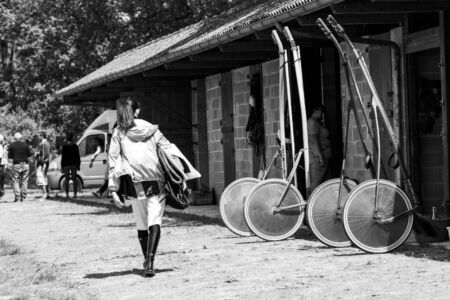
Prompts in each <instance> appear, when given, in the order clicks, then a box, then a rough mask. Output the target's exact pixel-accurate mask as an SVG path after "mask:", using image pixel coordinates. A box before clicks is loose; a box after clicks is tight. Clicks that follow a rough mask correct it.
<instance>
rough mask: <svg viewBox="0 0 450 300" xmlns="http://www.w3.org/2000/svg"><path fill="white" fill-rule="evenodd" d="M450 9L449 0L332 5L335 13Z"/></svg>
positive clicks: (358, 1)
mask: <svg viewBox="0 0 450 300" xmlns="http://www.w3.org/2000/svg"><path fill="white" fill-rule="evenodd" d="M448 9H450V3H449V1H401V2H383V3H379V2H371V1H370V0H357V1H345V2H342V3H338V4H333V5H331V10H332V12H333V14H392V13H417V12H437V11H439V10H448Z"/></svg>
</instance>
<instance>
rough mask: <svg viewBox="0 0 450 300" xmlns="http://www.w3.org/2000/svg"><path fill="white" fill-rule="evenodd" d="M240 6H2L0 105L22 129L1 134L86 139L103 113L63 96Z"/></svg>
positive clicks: (126, 0) (19, 0)
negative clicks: (115, 64)
mask: <svg viewBox="0 0 450 300" xmlns="http://www.w3.org/2000/svg"><path fill="white" fill-rule="evenodd" d="M261 1H262V0H259V1H258V0H250V1H244V2H245V3H246V5H251V4H254V3H256V2H261ZM237 4H239V5H242V3H241V2H240V1H237V0H152V1H148V0H64V1H60V0H33V1H29V0H3V1H2V2H0V28H2V30H1V31H0V60H1V62H0V98H2V99H3V104H5V103H6V104H7V105H5V106H3V107H2V110H1V117H2V120H3V117H5V118H6V119H4V120H12V119H14V118H16V120H18V123H14V122H13V121H11V123H8V122H6V121H1V123H0V131H5V132H8V134H9V132H10V127H9V126H13V125H12V124H16V125H17V127H14V128H23V129H24V130H29V131H32V130H36V129H40V128H50V129H51V131H54V132H55V133H56V134H59V135H62V134H63V133H64V132H67V131H72V132H74V133H75V134H76V135H78V134H80V133H81V132H82V131H83V130H84V129H85V128H86V126H87V124H89V123H90V122H91V121H92V120H93V119H94V118H95V117H96V116H97V115H98V114H99V112H100V109H98V108H95V109H94V108H92V107H90V108H89V107H87V108H86V107H65V106H61V100H60V99H57V98H55V97H54V92H55V91H56V90H58V89H61V88H63V87H65V86H67V85H69V84H70V83H72V82H74V81H76V80H78V79H79V78H81V77H83V76H84V75H86V74H88V73H90V72H92V71H93V70H95V69H97V68H99V67H100V66H102V65H103V64H105V63H106V62H108V61H110V60H111V59H113V58H114V56H116V55H117V54H120V53H121V52H124V51H126V50H129V49H131V48H134V47H136V46H139V45H141V44H144V43H147V42H149V41H150V40H152V39H155V38H157V37H160V36H163V35H165V34H168V33H171V32H173V31H175V30H178V29H180V28H182V27H185V26H187V25H189V24H192V23H194V22H197V21H199V20H201V19H205V18H209V17H211V16H212V15H215V14H218V13H220V12H223V11H226V10H227V9H229V8H231V7H233V6H235V5H237ZM8 114H10V115H11V116H14V117H13V118H12V119H11V118H10V117H8ZM22 123H23V124H22ZM14 126H15V125H14Z"/></svg>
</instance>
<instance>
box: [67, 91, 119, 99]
mask: <svg viewBox="0 0 450 300" xmlns="http://www.w3.org/2000/svg"><path fill="white" fill-rule="evenodd" d="M75 97H77V98H80V99H98V100H104V99H113V98H118V97H119V93H94V92H81V93H78V94H76V95H75Z"/></svg>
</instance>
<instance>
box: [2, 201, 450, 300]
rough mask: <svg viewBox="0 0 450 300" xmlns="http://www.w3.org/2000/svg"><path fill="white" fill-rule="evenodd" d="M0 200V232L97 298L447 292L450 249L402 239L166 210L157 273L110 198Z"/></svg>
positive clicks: (423, 295)
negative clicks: (354, 239)
mask: <svg viewBox="0 0 450 300" xmlns="http://www.w3.org/2000/svg"><path fill="white" fill-rule="evenodd" d="M87 197H88V196H87V195H84V196H82V197H81V200H80V201H78V203H73V202H66V201H64V200H62V199H60V200H55V199H53V200H47V201H42V202H39V201H34V199H33V200H29V201H25V202H23V203H0V228H1V229H0V230H1V231H0V238H4V239H6V240H8V241H11V242H12V243H14V244H16V245H19V246H20V247H21V248H23V249H25V250H26V251H29V253H30V255H32V256H34V257H35V258H36V259H37V260H39V261H42V262H46V263H51V264H55V265H57V266H59V268H60V269H61V271H62V272H63V273H64V274H66V275H67V277H68V278H69V279H70V280H71V281H72V282H74V284H75V285H76V286H77V287H78V288H81V289H82V290H85V291H86V292H88V293H90V294H93V295H97V296H98V298H99V299H144V298H148V299H150V298H152V299H212V298H214V299H324V298H325V299H368V298H370V299H405V298H415V299H449V298H450V296H449V295H450V285H449V284H448V282H449V281H450V251H449V250H448V249H445V248H444V247H439V246H426V247H423V246H418V245H416V244H415V243H406V244H405V245H403V246H402V247H401V248H399V250H397V251H395V252H393V253H389V254H382V255H373V254H366V253H364V252H362V251H360V250H358V249H356V248H342V249H333V248H329V247H326V246H324V245H322V244H321V243H320V242H318V241H317V240H316V239H315V238H314V237H313V236H312V234H311V233H309V232H308V231H307V230H306V229H302V230H300V231H299V233H298V234H297V235H296V236H295V237H294V238H291V239H288V240H286V241H281V242H270V243H269V242H263V241H262V240H260V239H259V238H257V237H245V238H244V237H237V236H235V235H234V234H233V233H231V232H230V231H229V230H228V229H227V228H225V227H224V226H223V225H222V223H221V222H220V220H219V219H217V218H214V217H199V216H195V215H190V214H181V213H177V212H173V211H171V212H167V213H166V215H165V218H164V220H163V229H162V230H163V231H162V237H161V243H160V247H159V253H158V255H157V257H156V272H157V274H156V276H155V277H154V278H152V279H148V278H143V277H142V276H141V274H142V262H143V258H142V255H141V251H140V247H139V244H138V241H137V238H136V230H135V227H134V222H133V217H132V215H131V213H130V211H129V209H128V210H125V211H119V210H117V209H115V208H113V207H112V206H111V205H105V204H98V205H96V206H95V205H92V204H88V203H87V202H84V201H83V199H85V200H86V199H87Z"/></svg>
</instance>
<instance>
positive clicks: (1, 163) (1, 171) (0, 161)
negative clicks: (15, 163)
mask: <svg viewBox="0 0 450 300" xmlns="http://www.w3.org/2000/svg"><path fill="white" fill-rule="evenodd" d="M4 143H5V138H4V136H3V135H1V134H0V200H1V199H2V197H3V195H5V187H4V185H5V167H6V163H7V159H6V153H5V145H4Z"/></svg>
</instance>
